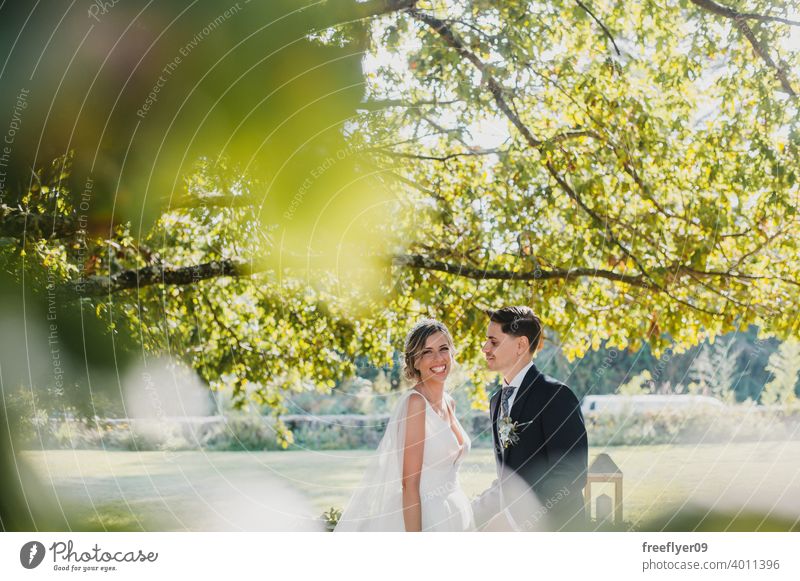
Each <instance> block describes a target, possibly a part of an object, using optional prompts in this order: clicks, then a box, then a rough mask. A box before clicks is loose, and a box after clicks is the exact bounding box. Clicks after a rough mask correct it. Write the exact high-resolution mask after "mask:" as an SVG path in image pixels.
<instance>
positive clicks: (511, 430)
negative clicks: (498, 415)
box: [497, 416, 533, 449]
mask: <svg viewBox="0 0 800 581" xmlns="http://www.w3.org/2000/svg"><path fill="white" fill-rule="evenodd" d="M532 423H533V420H531V421H530V422H524V423H519V422H515V421H514V420H512V419H511V417H510V416H506V417H504V418H502V419H501V420H500V421H499V422H497V437H498V438H499V439H500V444H501V445H502V446H503V449H506V448H508V447H510V446H513V445H514V444H516V443H517V442H519V435H520V433H521V432H522V431H523V430H524V429H525V428H526V427H527V426H528V425H529V424H532Z"/></svg>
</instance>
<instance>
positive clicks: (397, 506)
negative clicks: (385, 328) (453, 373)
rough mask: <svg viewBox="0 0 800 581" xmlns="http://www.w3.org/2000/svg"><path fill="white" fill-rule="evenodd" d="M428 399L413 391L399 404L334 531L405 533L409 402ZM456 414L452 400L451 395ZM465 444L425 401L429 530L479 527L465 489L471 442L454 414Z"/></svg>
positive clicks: (423, 500)
mask: <svg viewBox="0 0 800 581" xmlns="http://www.w3.org/2000/svg"><path fill="white" fill-rule="evenodd" d="M412 396H413V397H422V398H423V399H425V398H424V396H422V394H420V393H419V392H418V391H415V390H413V389H411V390H408V391H407V392H405V393H403V394H402V396H401V397H400V400H399V401H398V402H397V405H396V406H395V408H394V410H393V411H392V415H391V417H390V418H389V423H388V424H387V426H386V432H385V433H384V435H383V438H382V439H381V442H380V444H379V445H378V451H377V455H376V457H375V458H374V459H373V460H372V462H371V463H370V465H369V467H368V468H367V471H366V473H365V474H364V478H363V479H362V481H361V484H360V485H359V487H358V488H357V489H356V491H355V493H354V494H353V497H352V498H351V499H350V502H349V503H348V505H347V507H346V508H345V510H344V512H343V513H342V516H341V518H340V519H339V524H338V525H337V526H336V528H335V529H334V530H335V531H336V532H339V531H404V530H405V523H404V521H403V488H402V477H403V445H404V442H405V420H406V415H407V410H408V401H409V398H411V397H412ZM445 402H446V403H447V405H448V407H449V408H450V410H451V413H452V409H453V406H452V398H451V397H450V396H449V395H448V394H445ZM453 418H454V419H455V423H456V426H457V427H458V430H459V432H460V435H461V438H462V441H463V444H462V445H459V443H458V438H457V436H456V434H455V432H453V430H452V429H451V427H450V423H449V422H448V421H447V420H445V419H444V418H442V417H441V416H439V415H438V414H437V413H436V412H435V411H434V410H433V408H432V407H431V405H430V403H429V402H428V401H427V400H425V446H424V451H423V457H422V472H421V474H420V485H419V493H420V505H421V509H422V530H423V531H468V530H474V520H473V516H472V506H471V504H470V501H469V499H468V498H467V496H466V495H465V494H464V491H463V490H462V489H461V485H460V484H459V481H458V469H459V467H460V466H461V463H462V462H463V461H464V457H465V456H466V455H467V454H468V453H469V450H470V446H471V442H470V439H469V436H467V433H466V431H465V430H464V429H463V428H462V427H461V423H460V422H459V421H458V418H456V417H455V414H453Z"/></svg>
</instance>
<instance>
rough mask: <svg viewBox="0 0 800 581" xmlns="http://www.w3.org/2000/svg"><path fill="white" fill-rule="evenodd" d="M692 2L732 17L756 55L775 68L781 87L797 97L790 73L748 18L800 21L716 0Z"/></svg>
mask: <svg viewBox="0 0 800 581" xmlns="http://www.w3.org/2000/svg"><path fill="white" fill-rule="evenodd" d="M691 1H692V4H694V5H696V6H699V7H700V8H702V9H704V10H707V11H709V12H712V13H714V14H717V15H719V16H724V17H725V18H730V19H731V20H733V24H734V26H735V27H736V28H738V29H739V32H741V33H742V35H743V36H744V37H745V38H746V39H747V40H748V41H749V42H750V44H751V45H752V47H753V51H754V52H755V53H756V55H757V56H758V57H759V58H760V59H761V60H763V61H764V62H765V63H766V65H767V66H768V67H770V68H771V69H774V70H775V75H776V76H777V77H778V80H779V81H780V83H781V87H783V90H784V91H786V92H787V93H789V95H791V96H792V97H796V96H797V93H795V91H794V89H793V88H792V84H791V82H790V81H789V74H788V72H787V71H786V68H785V67H783V66H778V64H777V63H776V62H775V61H774V60H772V57H771V56H770V54H769V48H768V47H767V46H766V44H764V43H762V42H759V40H758V39H757V38H756V35H755V33H754V32H753V29H752V28H751V27H750V25H749V24H748V23H747V21H748V20H758V21H761V22H783V23H784V24H791V25H794V26H800V22H796V21H793V20H787V19H785V18H779V17H777V16H765V15H762V14H754V13H743V12H739V11H737V10H734V9H733V8H728V7H727V6H722V5H721V4H717V3H716V2H714V0H691Z"/></svg>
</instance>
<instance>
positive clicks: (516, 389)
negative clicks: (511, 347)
mask: <svg viewBox="0 0 800 581" xmlns="http://www.w3.org/2000/svg"><path fill="white" fill-rule="evenodd" d="M531 367H533V361H531V362H530V363H528V364H527V365H526V366H525V367H523V368H522V369H520V371H519V373H517V374H516V375H515V376H514V379H512V380H511V381H509V382H507V383H506V379H505V377H504V378H503V385H504V386H506V387H508V386H511V387H513V388H514V391H512V392H511V395H510V396H509V398H508V412H509V414H510V413H511V408H512V407H513V406H514V400H515V399H516V398H517V393H519V387H520V386H521V385H522V380H523V379H525V374H527V373H528V370H530V368H531ZM500 397H501V398H502V395H501V396H500ZM502 415H503V410H502V407H501V408H500V414H499V416H498V417H502ZM502 497H503V492H502V489H500V499H501V500H500V503H501V504H500V506H501V508H502V509H503V510H502V512H503V514H504V515H505V517H506V519H507V520H508V524H510V525H511V527H512V528H513V529H514V530H517V531H519V530H521V529H520V527H519V526H518V525H517V523H515V522H514V517H512V516H511V512H510V511H509V510H508V509H507V508H505V506H504V505H505V502H504V501H503V500H502Z"/></svg>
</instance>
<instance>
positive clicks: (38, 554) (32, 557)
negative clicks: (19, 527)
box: [19, 541, 44, 569]
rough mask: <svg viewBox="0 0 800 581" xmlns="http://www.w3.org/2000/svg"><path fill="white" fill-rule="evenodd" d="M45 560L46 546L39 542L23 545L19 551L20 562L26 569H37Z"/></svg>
mask: <svg viewBox="0 0 800 581" xmlns="http://www.w3.org/2000/svg"><path fill="white" fill-rule="evenodd" d="M43 559H44V545H43V544H42V543H40V542H39V541H31V542H29V543H25V544H24V545H22V549H20V551H19V562H20V563H22V566H23V567H25V568H26V569H35V568H36V567H38V566H39V565H40V564H41V562H42V560H43Z"/></svg>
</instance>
